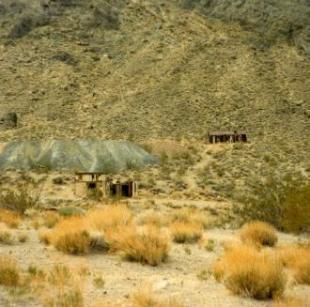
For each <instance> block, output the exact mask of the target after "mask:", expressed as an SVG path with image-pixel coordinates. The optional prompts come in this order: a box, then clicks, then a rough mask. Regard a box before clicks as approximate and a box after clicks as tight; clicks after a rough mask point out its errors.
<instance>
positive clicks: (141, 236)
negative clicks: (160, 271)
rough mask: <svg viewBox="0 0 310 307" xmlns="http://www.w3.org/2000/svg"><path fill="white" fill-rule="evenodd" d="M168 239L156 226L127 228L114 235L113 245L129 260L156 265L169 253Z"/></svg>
mask: <svg viewBox="0 0 310 307" xmlns="http://www.w3.org/2000/svg"><path fill="white" fill-rule="evenodd" d="M169 243H170V241H169V238H168V237H167V235H165V234H163V233H162V232H161V231H160V230H159V229H158V228H157V227H152V226H147V227H142V228H140V229H138V228H136V227H131V228H127V229H125V230H124V231H122V232H117V233H116V234H115V235H114V243H113V244H114V247H115V249H116V250H118V251H120V252H121V254H122V256H123V257H124V258H125V259H126V260H129V261H136V262H140V263H142V264H148V265H152V266H157V265H158V264H160V263H161V262H164V261H165V260H166V259H167V257H168V253H169V249H170V244H169Z"/></svg>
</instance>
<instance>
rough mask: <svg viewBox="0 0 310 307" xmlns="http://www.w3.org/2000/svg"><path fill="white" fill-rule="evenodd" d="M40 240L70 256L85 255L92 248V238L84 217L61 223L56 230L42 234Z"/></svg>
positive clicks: (72, 218) (68, 219)
mask: <svg viewBox="0 0 310 307" xmlns="http://www.w3.org/2000/svg"><path fill="white" fill-rule="evenodd" d="M40 240H41V241H43V242H45V243H47V244H52V245H54V246H55V247H56V248H57V249H58V250H60V251H62V252H65V253H69V254H84V253H87V252H88V251H89V247H90V237H89V234H88V231H87V226H86V222H85V219H84V218H82V217H70V218H67V219H64V220H62V221H60V222H59V223H58V224H57V225H56V226H55V227H54V229H52V230H50V231H46V232H42V233H40Z"/></svg>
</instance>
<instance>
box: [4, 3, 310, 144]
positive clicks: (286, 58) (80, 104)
mask: <svg viewBox="0 0 310 307" xmlns="http://www.w3.org/2000/svg"><path fill="white" fill-rule="evenodd" d="M200 2H201V3H200ZM230 3H231V2H230V1H207V2H205V1H188V0H186V1H185V0H184V1H169V2H164V1H154V0H153V1H121V0H120V1H110V2H109V1H90V2H88V1H87V2H86V1H69V0H67V1H65V0H58V1H36V0H32V1H22V0H20V1H4V0H2V1H1V3H0V4H1V6H0V8H1V9H0V22H1V30H0V31H1V32H0V44H1V45H0V48H1V52H0V69H1V75H0V78H1V84H0V86H1V88H0V93H1V94H0V103H1V107H2V109H3V110H4V111H10V112H16V113H17V114H18V116H19V123H18V128H17V129H16V130H13V131H6V132H3V133H1V140H3V141H4V140H8V139H11V138H12V137H14V138H16V137H18V138H21V137H30V136H31V137H38V138H44V137H90V136H91V137H100V138H128V137H129V138H134V139H147V138H149V137H156V138H158V137H185V138H191V137H194V138H201V137H203V136H204V135H205V134H206V133H207V131H208V130H210V129H211V130H214V129H231V128H237V129H245V130H247V131H248V133H250V134H251V137H252V138H253V139H254V138H255V139H256V138H259V139H261V138H263V137H265V136H266V137H268V138H271V137H285V138H287V139H289V142H290V141H294V140H300V141H302V142H303V143H305V142H308V140H309V138H308V140H307V138H305V134H306V133H307V129H309V116H310V113H309V80H310V62H309V48H308V44H309V20H310V18H307V17H309V14H310V13H309V4H308V3H307V1H297V0H296V1H237V2H236V4H230ZM260 16H263V17H262V18H260ZM306 145H309V144H308V143H307V144H303V145H302V146H306Z"/></svg>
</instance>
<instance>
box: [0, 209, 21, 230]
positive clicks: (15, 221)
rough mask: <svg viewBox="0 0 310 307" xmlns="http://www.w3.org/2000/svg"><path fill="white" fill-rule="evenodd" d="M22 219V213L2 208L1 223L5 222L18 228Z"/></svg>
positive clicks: (0, 211) (0, 213)
mask: <svg viewBox="0 0 310 307" xmlns="http://www.w3.org/2000/svg"><path fill="white" fill-rule="evenodd" d="M20 220H21V218H20V215H19V214H17V213H16V212H13V211H10V210H7V209H0V223H4V224H6V225H7V226H8V227H10V228H18V226H19V224H20Z"/></svg>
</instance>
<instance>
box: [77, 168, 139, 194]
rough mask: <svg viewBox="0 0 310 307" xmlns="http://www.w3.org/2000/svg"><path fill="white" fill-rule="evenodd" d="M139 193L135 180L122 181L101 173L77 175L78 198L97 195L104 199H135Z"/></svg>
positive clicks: (78, 173) (79, 173)
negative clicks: (91, 194)
mask: <svg viewBox="0 0 310 307" xmlns="http://www.w3.org/2000/svg"><path fill="white" fill-rule="evenodd" d="M137 192H138V184H137V183H136V182H135V181H133V180H127V181H121V180H119V179H113V178H110V177H106V176H105V174H103V173H100V172H76V173H75V193H76V195H78V196H87V195H89V194H90V193H95V194H97V195H98V194H101V195H102V197H135V196H136V195H137Z"/></svg>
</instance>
